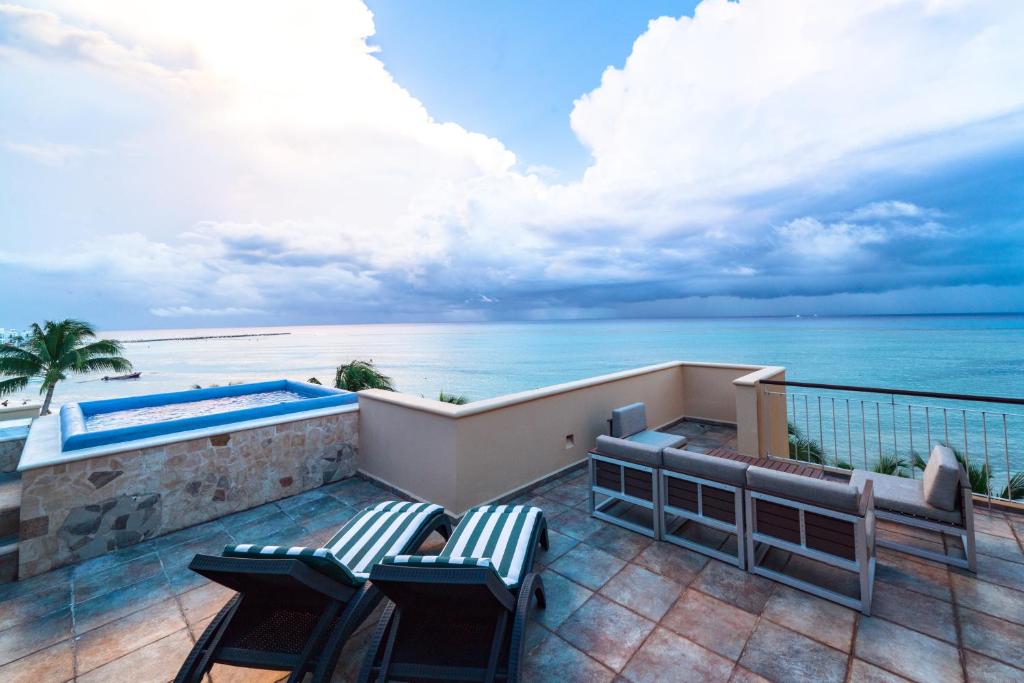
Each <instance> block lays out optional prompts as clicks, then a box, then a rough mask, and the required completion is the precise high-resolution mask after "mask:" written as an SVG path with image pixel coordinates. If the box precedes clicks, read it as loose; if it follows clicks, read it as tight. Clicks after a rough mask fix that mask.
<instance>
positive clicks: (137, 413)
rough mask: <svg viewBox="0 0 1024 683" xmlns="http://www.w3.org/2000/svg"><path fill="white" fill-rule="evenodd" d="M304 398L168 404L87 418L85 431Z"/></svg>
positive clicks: (267, 395) (264, 395) (287, 394)
mask: <svg viewBox="0 0 1024 683" xmlns="http://www.w3.org/2000/svg"><path fill="white" fill-rule="evenodd" d="M307 398H309V397H308V396H303V395H302V394H299V393H296V392H294V391H288V390H277V391H260V392H257V393H252V394H242V395H240V396H223V397H220V398H208V399H204V400H200V401H188V402H186V403H169V404H166V405H159V406H151V407H147V408H132V409H130V410H118V411H114V412H109V413H97V414H96V415H88V416H86V418H85V427H86V429H88V430H89V431H90V432H93V431H100V430H105V429H118V428H121V427H132V426H135V425H143V424H153V423H154V422H166V421H168V420H179V419H181V418H186V417H199V416H201V415H213V414H215V413H226V412H229V411H233V410H242V409H244V408H256V407H259V406H269V405H276V404H278V403H287V402H289V401H301V400H303V399H307Z"/></svg>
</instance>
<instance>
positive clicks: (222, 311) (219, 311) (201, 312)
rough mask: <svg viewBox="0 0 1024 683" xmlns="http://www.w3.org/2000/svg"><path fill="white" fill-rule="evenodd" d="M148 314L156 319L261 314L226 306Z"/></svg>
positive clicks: (252, 310)
mask: <svg viewBox="0 0 1024 683" xmlns="http://www.w3.org/2000/svg"><path fill="white" fill-rule="evenodd" d="M149 312H150V313H152V314H153V315H155V316H157V317H158V318H191V317H195V316H199V317H218V318H219V317H223V316H235V315H255V314H259V313H263V312H264V311H260V310H258V309H255V308H239V307H237V306H227V307H225V308H193V307H192V306H174V307H171V308H151V309H150V310H149Z"/></svg>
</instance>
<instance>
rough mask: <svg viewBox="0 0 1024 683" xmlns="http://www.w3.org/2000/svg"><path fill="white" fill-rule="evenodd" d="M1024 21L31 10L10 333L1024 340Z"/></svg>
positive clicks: (108, 0)
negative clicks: (941, 320)
mask: <svg viewBox="0 0 1024 683" xmlns="http://www.w3.org/2000/svg"><path fill="white" fill-rule="evenodd" d="M1021 35H1024V3H1020V2H1017V1H1016V0H830V2H828V3H822V2H818V1H817V0H740V1H739V2H727V1H726V0H703V2H700V3H697V2H692V1H690V2H685V1H679V2H670V1H668V0H663V1H660V2H659V1H654V0H651V1H646V2H639V1H638V2H631V3H620V2H611V1H610V0H604V1H599V2H583V1H581V0H572V1H568V0H567V1H565V2H560V3H547V2H535V1H533V0H530V1H522V2H518V3H466V2H457V1H455V0H437V1H435V2H430V3H421V2H414V1H413V0H390V1H388V2H384V1H383V0H369V1H368V3H366V4H364V2H362V1H361V0H330V1H328V0H323V1H317V0H309V1H308V2H301V3H300V2H296V3H279V2H274V3H262V2H234V1H231V0H222V1H220V2H217V3H206V2H198V1H194V0H176V1H175V2H138V1H135V0H97V1H94V2H88V3H82V2H66V1H63V0H54V1H47V2H41V3H26V4H19V3H14V4H2V3H0V179H2V182H0V273H2V281H3V283H4V290H5V291H4V293H3V294H2V295H0V326H6V327H23V326H24V325H26V324H27V323H28V322H31V321H34V320H39V319H44V318H46V319H54V318H61V317H69V316H74V317H80V318H84V319H88V320H90V321H92V322H94V323H95V324H96V325H98V326H100V327H102V328H106V329H126V328H155V327H193V326H196V327H198V326H241V325H288V324H301V323H349V322H390V321H396V322H397V321H486V320H507V319H517V320H518V319H522V320H546V319H565V318H607V317H672V316H691V315H725V316H729V315H795V314H804V315H806V314H819V315H827V314H867V313H883V314H892V313H954V312H1006V311H1013V312H1020V311H1024V42H1022V41H1021V40H1020V36H1021Z"/></svg>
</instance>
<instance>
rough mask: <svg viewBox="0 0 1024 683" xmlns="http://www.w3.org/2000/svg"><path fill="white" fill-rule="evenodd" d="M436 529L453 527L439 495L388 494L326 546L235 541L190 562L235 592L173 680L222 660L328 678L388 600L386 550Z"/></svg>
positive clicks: (404, 546)
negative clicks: (381, 572)
mask: <svg viewBox="0 0 1024 683" xmlns="http://www.w3.org/2000/svg"><path fill="white" fill-rule="evenodd" d="M434 531H437V532H438V533H440V534H441V535H442V536H444V537H445V538H448V537H449V536H450V535H451V520H450V519H449V518H448V516H447V515H446V514H444V510H443V509H442V508H441V507H440V506H439V505H431V504H428V503H407V502H394V501H392V502H386V503H379V504H377V505H374V506H371V507H368V508H366V509H365V510H363V511H361V512H359V513H358V514H356V516H355V517H353V518H352V519H350V520H349V521H348V522H347V523H346V524H345V525H344V526H343V527H342V528H341V529H340V530H339V531H338V533H336V534H335V535H334V536H333V537H332V538H331V540H329V541H328V542H327V543H326V544H325V545H324V546H323V547H321V548H302V547H294V548H289V547H285V546H262V545H251V544H242V545H229V546H227V547H225V548H224V554H223V555H222V556H211V555H196V556H195V558H193V560H192V562H191V564H190V565H189V567H190V568H191V569H192V570H193V571H195V572H197V573H199V574H202V575H203V576H205V577H206V578H208V579H210V580H212V581H215V582H217V583H219V584H221V585H223V586H227V587H228V588H230V589H232V590H235V591H237V592H238V595H236V596H234V597H233V598H232V599H231V600H230V601H229V602H228V603H227V604H226V605H225V606H224V608H223V609H221V611H220V612H219V613H218V614H217V616H215V617H214V618H213V620H212V621H211V622H210V624H209V626H207V627H206V630H205V631H204V632H203V634H202V636H200V638H199V640H198V641H196V644H195V647H193V648H192V651H191V652H190V653H189V655H188V657H187V658H186V659H185V663H184V664H182V667H181V669H180V671H179V672H178V675H177V677H176V678H175V681H177V682H180V683H184V682H185V681H189V682H192V681H200V680H202V679H203V677H204V676H205V675H206V672H207V671H209V669H210V667H212V666H213V665H214V664H215V663H218V662H219V663H223V664H229V665H233V666H242V667H250V668H257V669H273V670H279V671H290V672H291V675H290V676H289V677H288V680H289V681H301V680H302V679H303V678H304V677H305V675H306V674H307V673H308V672H313V681H326V680H329V679H330V677H331V674H332V673H333V671H334V667H335V666H336V664H337V661H338V655H339V654H340V653H341V649H342V647H343V646H344V644H345V641H346V640H347V639H348V637H349V636H350V635H351V634H352V632H353V631H354V630H355V629H356V627H358V626H359V624H360V623H361V622H362V621H363V620H364V619H365V618H366V616H367V615H368V614H369V613H370V612H371V611H372V610H373V609H374V607H376V606H377V603H379V602H380V600H381V597H382V596H381V593H380V591H379V590H377V588H376V587H375V586H374V585H373V584H370V583H368V582H367V579H368V578H369V576H370V569H371V568H372V567H373V565H375V564H377V562H379V561H380V559H381V558H382V557H384V556H385V555H387V554H397V553H406V552H414V551H415V550H417V549H418V548H419V547H420V546H421V545H422V544H423V542H424V541H426V540H427V537H428V536H430V534H431V533H432V532H434Z"/></svg>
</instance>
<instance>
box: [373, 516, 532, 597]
mask: <svg viewBox="0 0 1024 683" xmlns="http://www.w3.org/2000/svg"><path fill="white" fill-rule="evenodd" d="M543 516H544V513H543V511H542V510H541V509H540V508H535V507H527V506H525V505H482V506H480V507H476V508H473V509H471V510H470V511H469V512H467V513H466V515H465V516H464V517H463V518H462V521H460V522H459V525H458V526H457V527H455V531H454V532H453V533H452V537H451V538H450V539H448V542H447V543H445V546H444V548H442V549H441V553H440V554H439V555H438V556H436V557H430V556H421V555H395V556H388V557H385V558H384V559H383V563H384V564H416V565H427V564H429V565H432V566H438V567H450V566H459V567H464V566H467V565H473V566H478V567H486V566H490V567H492V568H493V569H494V571H495V572H497V574H498V576H500V577H501V580H502V581H503V582H504V583H505V585H506V586H508V587H509V588H512V589H514V588H516V587H518V586H519V583H520V581H522V579H523V575H524V573H525V572H524V569H527V568H526V567H524V564H525V563H526V558H527V556H528V555H529V551H530V549H531V547H532V544H534V543H536V542H537V533H538V532H539V529H540V521H541V520H542V519H543Z"/></svg>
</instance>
